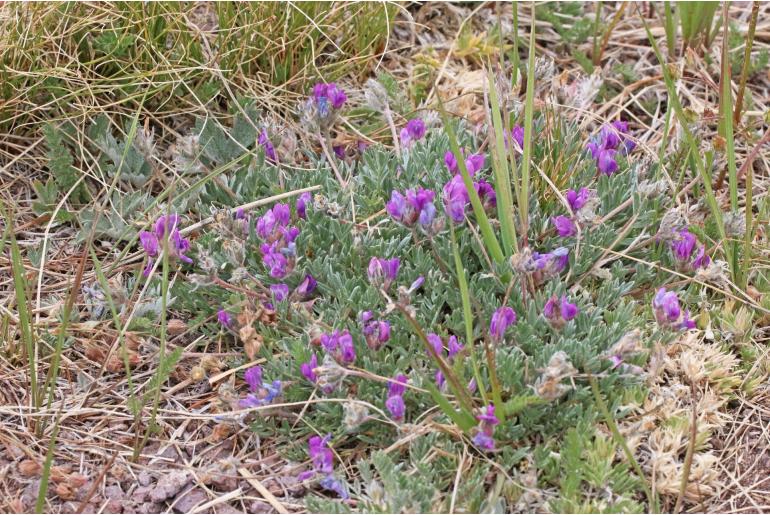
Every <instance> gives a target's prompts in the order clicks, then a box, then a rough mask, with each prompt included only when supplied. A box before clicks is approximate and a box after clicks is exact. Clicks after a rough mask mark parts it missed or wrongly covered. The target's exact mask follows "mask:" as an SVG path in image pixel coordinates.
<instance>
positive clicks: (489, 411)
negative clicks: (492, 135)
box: [473, 404, 500, 451]
mask: <svg viewBox="0 0 770 515" xmlns="http://www.w3.org/2000/svg"><path fill="white" fill-rule="evenodd" d="M476 420H478V421H479V425H478V426H477V432H476V435H475V436H474V437H473V443H474V444H475V445H477V446H479V447H480V448H481V449H484V450H485V451H494V450H495V438H494V435H495V426H497V425H498V424H499V423H500V420H499V419H498V418H497V416H495V405H494V404H489V405H488V406H487V407H486V408H484V409H483V410H482V411H481V413H479V414H478V415H476Z"/></svg>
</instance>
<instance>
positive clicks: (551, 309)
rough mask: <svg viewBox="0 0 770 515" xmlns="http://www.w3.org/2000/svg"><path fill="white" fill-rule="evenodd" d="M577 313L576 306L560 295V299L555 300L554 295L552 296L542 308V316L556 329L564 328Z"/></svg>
mask: <svg viewBox="0 0 770 515" xmlns="http://www.w3.org/2000/svg"><path fill="white" fill-rule="evenodd" d="M579 312H580V310H579V309H578V307H577V305H576V304H572V303H571V302H569V301H568V300H567V296H566V295H562V296H561V299H557V298H556V296H555V295H554V296H552V297H551V298H550V299H548V302H546V303H545V306H544V307H543V316H545V318H546V320H548V322H549V323H550V324H551V325H552V326H553V327H555V328H556V329H561V328H562V327H564V325H565V324H566V323H567V322H569V321H570V320H572V319H573V318H575V317H576V316H577V315H578V313H579Z"/></svg>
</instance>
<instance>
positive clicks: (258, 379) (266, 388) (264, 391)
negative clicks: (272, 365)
mask: <svg viewBox="0 0 770 515" xmlns="http://www.w3.org/2000/svg"><path fill="white" fill-rule="evenodd" d="M243 379H244V381H246V384H248V385H249V390H250V393H249V394H248V395H246V398H245V399H241V400H240V401H239V403H238V404H239V405H240V407H241V408H255V407H258V406H265V405H267V404H270V403H271V402H273V400H275V398H276V397H278V396H279V395H281V387H282V385H281V381H279V380H275V381H273V382H272V383H267V382H264V381H263V379H262V367H260V366H259V365H257V366H254V367H251V368H249V369H248V370H246V372H245V373H244V374H243Z"/></svg>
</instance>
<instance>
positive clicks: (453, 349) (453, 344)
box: [447, 335, 463, 359]
mask: <svg viewBox="0 0 770 515" xmlns="http://www.w3.org/2000/svg"><path fill="white" fill-rule="evenodd" d="M447 348H448V350H449V352H448V353H447V357H448V358H449V359H453V358H454V357H455V356H456V355H457V354H459V353H460V352H462V350H463V346H462V344H461V343H460V341H459V340H458V339H457V336H454V335H452V336H450V337H449V340H447Z"/></svg>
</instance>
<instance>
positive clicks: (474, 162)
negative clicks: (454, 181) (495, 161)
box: [444, 149, 484, 177]
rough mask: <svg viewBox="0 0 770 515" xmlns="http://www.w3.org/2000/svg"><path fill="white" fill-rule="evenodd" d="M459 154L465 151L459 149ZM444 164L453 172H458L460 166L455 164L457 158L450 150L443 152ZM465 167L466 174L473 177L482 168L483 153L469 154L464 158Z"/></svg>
mask: <svg viewBox="0 0 770 515" xmlns="http://www.w3.org/2000/svg"><path fill="white" fill-rule="evenodd" d="M460 153H461V154H463V155H464V154H465V152H464V151H463V150H462V149H460ZM444 164H445V165H446V167H447V168H448V169H449V171H450V172H452V173H453V174H457V173H460V168H459V167H458V166H457V159H456V158H455V155H454V153H453V152H452V151H451V150H447V152H446V153H445V154H444ZM465 168H466V169H467V170H468V175H470V176H471V177H473V176H474V175H475V174H476V172H478V171H479V170H481V169H482V168H484V155H483V154H471V155H469V156H468V157H466V158H465Z"/></svg>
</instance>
